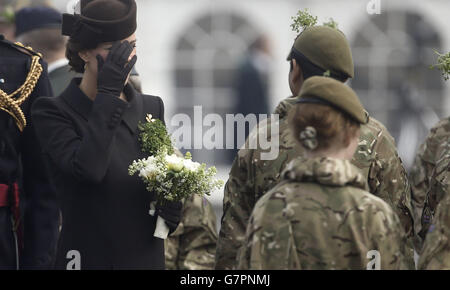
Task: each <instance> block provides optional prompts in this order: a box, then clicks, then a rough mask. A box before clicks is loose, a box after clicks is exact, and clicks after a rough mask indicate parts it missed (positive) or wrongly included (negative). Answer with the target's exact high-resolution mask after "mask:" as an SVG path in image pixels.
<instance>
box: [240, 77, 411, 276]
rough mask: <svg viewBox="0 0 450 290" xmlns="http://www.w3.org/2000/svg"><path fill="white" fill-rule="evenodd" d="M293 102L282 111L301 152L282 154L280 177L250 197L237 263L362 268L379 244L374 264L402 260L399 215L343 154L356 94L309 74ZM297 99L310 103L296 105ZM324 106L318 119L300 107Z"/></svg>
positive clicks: (355, 126) (355, 119)
mask: <svg viewBox="0 0 450 290" xmlns="http://www.w3.org/2000/svg"><path fill="white" fill-rule="evenodd" d="M298 103H301V104H299V105H297V108H296V109H297V110H291V112H290V114H292V115H297V116H300V117H299V118H297V117H296V116H292V117H291V118H289V120H290V122H291V126H297V127H298V130H297V129H296V128H293V129H292V130H291V132H295V136H299V137H296V138H295V140H296V141H298V142H299V143H301V144H302V147H304V148H305V150H306V152H305V153H304V155H305V156H306V157H299V158H296V159H294V160H292V161H291V162H289V164H288V165H287V167H286V169H285V170H284V171H283V173H282V174H281V182H280V183H279V184H278V185H276V186H275V187H274V188H273V189H271V190H270V191H269V192H268V193H266V194H265V195H263V197H261V198H260V199H259V200H258V202H257V203H256V205H255V208H254V210H253V213H252V215H251V217H250V222H249V225H248V227H247V233H246V240H245V243H244V247H243V248H242V249H241V252H240V255H239V268H240V269H314V270H318V269H366V268H367V267H368V263H369V262H370V260H371V259H372V254H371V253H373V252H371V251H378V252H379V259H380V261H379V265H380V269H405V268H407V266H406V261H405V256H404V254H405V252H404V251H405V250H404V244H405V235H404V234H403V233H404V232H403V230H402V229H401V224H400V220H399V219H398V217H397V215H396V214H395V213H394V211H393V210H392V209H391V207H390V206H389V205H388V204H387V203H386V202H384V201H383V200H382V199H380V198H378V197H375V196H374V195H372V194H370V193H369V192H367V179H366V178H365V177H364V176H363V175H362V174H361V171H360V170H359V169H358V168H357V167H355V166H354V165H353V164H351V163H350V161H348V160H345V159H351V158H352V156H353V153H354V151H355V149H356V148H357V146H358V145H357V144H358V134H359V124H364V123H367V121H368V119H367V116H366V115H365V111H364V108H363V107H362V105H361V104H360V102H359V99H358V97H357V96H356V94H355V93H354V92H353V91H352V90H351V89H350V88H349V87H347V86H345V85H343V84H342V83H341V82H338V81H336V80H333V79H331V78H325V77H311V78H309V79H308V80H306V81H305V83H304V85H303V87H302V93H301V95H300V99H299V100H298ZM304 104H313V106H312V107H308V109H304V110H303V111H301V112H300V111H299V110H300V108H298V107H299V106H304ZM328 104H329V105H328ZM324 106H327V107H331V109H330V111H331V113H330V114H326V115H327V116H326V117H325V116H324V117H323V118H322V119H323V120H321V121H317V115H320V113H318V112H308V111H307V110H309V111H313V110H314V111H317V110H324V108H323V107H324ZM321 107H322V108H321ZM344 113H346V114H347V115H345V116H344ZM305 114H306V115H307V116H305ZM322 115H325V114H322ZM332 120H334V122H332ZM340 120H345V121H343V122H341V121H340ZM333 123H338V124H339V125H333ZM342 124H343V125H342ZM333 126H334V127H333ZM316 128H317V129H316ZM330 131H333V132H330ZM299 132H300V133H299ZM307 132H310V133H307ZM311 132H312V133H311ZM327 132H330V133H327ZM298 133H299V134H298ZM346 135H347V137H345V136H346ZM331 136H333V137H331ZM346 140H348V141H346ZM327 142H328V143H327ZM340 158H345V159H340ZM369 268H371V267H369Z"/></svg>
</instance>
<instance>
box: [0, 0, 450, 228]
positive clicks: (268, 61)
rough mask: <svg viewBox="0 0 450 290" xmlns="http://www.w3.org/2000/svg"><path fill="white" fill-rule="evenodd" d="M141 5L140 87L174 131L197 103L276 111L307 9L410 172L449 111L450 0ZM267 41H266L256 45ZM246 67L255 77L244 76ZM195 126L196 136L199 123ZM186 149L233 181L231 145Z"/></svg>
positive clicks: (26, 1)
mask: <svg viewBox="0 0 450 290" xmlns="http://www.w3.org/2000/svg"><path fill="white" fill-rule="evenodd" d="M6 2H9V4H11V3H12V5H13V6H14V8H15V9H16V8H19V7H20V6H24V5H30V4H33V5H37V4H40V3H46V4H52V5H54V6H55V7H57V8H58V9H59V10H61V11H67V10H68V9H70V7H72V6H73V4H74V2H76V1H67V0H53V1H52V0H48V1H39V0H33V1H30V0H18V1H7V0H0V3H1V8H4V7H5V5H6V4H5V3H6ZM369 2H372V3H379V4H380V8H381V9H380V14H369V13H368V10H367V5H368V4H369ZM137 4H138V31H137V38H138V56H139V60H138V63H137V65H136V68H137V71H138V72H139V74H140V76H141V81H142V88H143V91H144V92H145V93H148V94H155V95H159V96H161V97H162V98H163V100H164V102H165V105H166V123H167V124H168V126H169V127H170V128H171V129H172V130H173V129H174V124H171V123H170V120H171V117H172V116H174V115H175V114H177V113H186V114H188V115H190V116H192V119H193V107H194V106H197V105H201V106H202V107H203V115H206V114H208V113H217V114H220V115H221V116H224V115H225V114H227V113H228V114H229V113H233V114H234V113H237V112H241V113H249V112H251V109H252V108H251V104H252V103H253V104H254V110H255V111H254V113H259V112H261V110H262V111H264V110H265V109H264V107H266V108H268V111H269V112H271V111H272V110H273V109H274V107H275V106H276V104H278V102H279V101H280V100H282V99H283V98H286V97H288V96H289V95H290V91H289V87H288V82H287V74H288V71H289V64H288V62H287V61H286V56H287V54H288V52H289V50H290V48H291V45H292V43H293V41H294V38H295V36H296V34H295V33H294V32H292V31H291V29H290V24H291V17H292V16H294V15H295V14H296V12H297V10H299V9H304V8H308V9H309V10H310V12H311V13H312V14H313V15H317V16H318V17H319V22H320V23H322V22H323V21H327V20H328V19H329V18H330V17H332V18H333V19H334V20H335V21H336V22H338V24H339V29H341V30H342V31H343V32H344V33H345V34H346V36H347V38H348V39H349V41H350V43H351V45H352V49H353V57H354V61H355V74H356V75H355V78H354V79H353V80H352V81H351V82H349V85H351V86H352V87H353V88H354V89H355V90H356V91H357V93H358V95H359V96H360V98H361V99H362V101H363V103H364V105H365V107H366V109H367V110H368V111H369V112H370V114H371V115H372V116H374V117H375V118H377V119H378V120H380V121H381V122H383V123H384V124H385V125H386V127H387V128H388V129H389V131H390V132H391V134H392V135H393V136H394V137H395V139H396V142H397V145H398V147H399V148H398V149H399V153H400V155H401V157H402V159H403V161H404V163H405V166H406V167H407V169H409V168H410V166H411V164H412V161H413V158H414V154H415V151H416V150H417V148H418V146H419V145H420V144H421V143H422V142H423V141H424V139H425V137H426V134H427V132H428V130H429V128H430V127H431V126H432V125H433V124H435V123H436V122H437V121H438V119H440V118H442V117H444V116H448V115H449V113H450V98H449V96H450V92H449V90H450V86H449V83H445V82H444V81H443V80H442V78H441V76H440V73H439V72H438V71H435V70H430V69H429V65H430V64H433V63H434V62H435V61H436V57H435V55H434V53H433V49H436V50H438V51H440V52H447V51H450V29H448V25H447V24H448V11H450V1H448V0H427V1H421V0H408V1H400V0H390V1H387V0H379V1H370V0H340V1H333V0H315V1H312V0H309V1H300V0H296V1H294V0H277V1H274V0H245V1H242V0H240V1H239V0H214V1H213V0H189V1H184V0H137ZM371 7H373V6H371ZM375 8H376V7H375ZM375 10H376V9H375ZM372 12H374V11H372ZM1 25H2V24H0V29H1V27H2V26H1ZM261 37H263V38H264V42H265V44H264V45H263V46H261V45H259V48H258V40H260V39H261ZM255 47H256V48H258V49H259V51H258V52H257V55H258V56H257V57H255V53H254V52H255ZM261 47H262V48H261ZM249 67H252V69H251V70H252V73H250V74H243V73H242V72H243V71H245V69H246V68H249ZM241 75H242V77H239V78H238V79H236V78H237V77H236V76H241ZM243 78H248V79H249V82H254V83H255V84H254V85H255V86H256V87H259V88H258V89H260V90H261V92H263V93H259V94H256V95H260V99H258V96H256V97H254V96H253V98H256V99H254V100H253V99H252V101H249V102H248V100H244V101H247V102H244V103H246V104H245V105H243V100H242V99H240V98H239V97H238V96H239V95H242V94H241V93H240V91H243V90H244V89H243V88H242V83H241V84H239V81H242V79H243ZM261 80H263V81H261ZM261 83H262V84H263V86H261ZM255 90H256V89H255ZM249 98H250V97H249ZM248 104H250V108H249V105H248ZM192 129H193V130H192V131H193V133H192V137H193V136H194V133H195V131H198V129H199V128H196V127H195V126H194V127H193V128H192ZM206 129H207V128H204V129H203V132H204V131H205V130H206ZM192 142H194V141H193V139H192ZM190 151H191V152H192V153H193V157H194V159H195V160H198V161H202V162H205V163H207V164H208V165H209V166H211V165H215V166H216V167H217V168H218V170H219V173H220V175H221V177H222V178H223V179H224V180H226V179H227V177H228V171H229V169H230V166H231V160H232V158H230V151H229V150H206V149H198V150H190ZM231 154H234V152H231ZM222 197H223V193H222V192H221V191H218V192H216V193H214V194H213V195H212V196H211V197H210V200H211V202H212V203H213V204H214V206H215V207H216V209H217V216H218V222H219V221H220V217H221V210H222V208H221V207H222Z"/></svg>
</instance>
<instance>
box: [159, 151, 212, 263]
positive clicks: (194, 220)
mask: <svg viewBox="0 0 450 290" xmlns="http://www.w3.org/2000/svg"><path fill="white" fill-rule="evenodd" d="M175 154H177V155H178V156H179V157H183V154H182V153H181V152H180V151H179V150H178V149H177V148H175ZM216 246H217V229H216V214H215V213H214V210H213V207H212V205H211V203H210V202H209V201H208V200H207V199H206V198H205V197H202V196H199V195H197V194H193V195H192V196H190V197H189V198H187V199H185V200H183V212H182V215H181V222H180V223H179V224H178V227H177V229H176V230H175V232H173V233H172V234H171V235H170V236H169V237H168V238H167V239H166V240H165V242H164V249H165V256H166V269H167V270H212V269H214V261H215V254H216Z"/></svg>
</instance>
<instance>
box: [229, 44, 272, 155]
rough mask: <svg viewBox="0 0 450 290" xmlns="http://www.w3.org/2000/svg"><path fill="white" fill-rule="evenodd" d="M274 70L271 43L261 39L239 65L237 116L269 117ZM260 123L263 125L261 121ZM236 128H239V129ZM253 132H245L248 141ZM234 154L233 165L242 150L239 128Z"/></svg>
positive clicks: (235, 80)
mask: <svg viewBox="0 0 450 290" xmlns="http://www.w3.org/2000/svg"><path fill="white" fill-rule="evenodd" d="M270 69H271V52H270V43H269V39H268V38H267V37H266V36H265V35H260V36H259V37H258V38H257V39H256V40H255V41H254V42H253V44H251V45H250V47H249V48H248V52H247V54H246V55H245V57H244V58H243V60H242V61H241V63H240V64H239V66H238V68H237V70H236V76H235V79H234V91H235V95H236V100H237V102H236V110H235V114H243V115H244V116H247V115H248V114H255V115H256V117H257V118H259V114H269V113H270V109H269V83H270V82H269V73H270ZM258 121H261V120H259V119H258ZM235 126H236V125H235ZM251 130H252V128H248V131H246V132H245V139H247V137H248V133H249V132H250V131H251ZM234 135H235V136H234V140H235V141H234V142H235V146H234V148H235V149H234V150H228V151H229V161H230V163H232V162H233V159H234V157H235V156H236V154H237V152H238V150H239V148H240V147H241V146H242V145H243V144H237V128H235V129H234ZM245 139H244V140H245Z"/></svg>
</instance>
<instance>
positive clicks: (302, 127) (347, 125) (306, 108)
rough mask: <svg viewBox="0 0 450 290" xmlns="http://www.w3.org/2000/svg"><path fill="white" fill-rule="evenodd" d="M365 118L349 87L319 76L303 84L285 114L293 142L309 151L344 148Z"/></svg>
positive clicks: (366, 118)
mask: <svg viewBox="0 0 450 290" xmlns="http://www.w3.org/2000/svg"><path fill="white" fill-rule="evenodd" d="M368 118H369V116H368V114H367V112H366V111H365V110H364V107H363V106H362V105H361V102H360V101H359V98H358V96H357V95H356V94H355V92H354V91H353V90H352V89H351V88H350V87H348V86H347V85H345V84H343V83H341V82H339V81H336V80H334V79H332V78H328V77H321V76H314V77H311V78H309V79H307V80H306V81H305V83H304V84H303V87H302V89H301V91H300V95H299V100H298V101H297V103H296V104H295V106H294V107H293V108H292V110H291V111H290V113H289V123H290V125H291V129H292V131H293V134H294V137H295V139H296V140H297V141H298V142H299V143H300V144H301V145H302V146H303V147H304V148H305V149H307V150H310V151H312V152H315V151H320V150H327V149H329V148H331V147H336V148H339V147H341V148H345V147H347V146H348V145H349V143H350V141H351V139H352V138H354V137H355V136H357V135H358V134H359V128H360V125H361V124H366V123H367V122H368Z"/></svg>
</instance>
